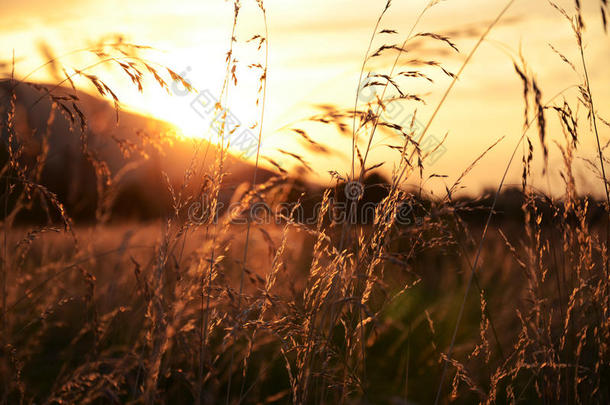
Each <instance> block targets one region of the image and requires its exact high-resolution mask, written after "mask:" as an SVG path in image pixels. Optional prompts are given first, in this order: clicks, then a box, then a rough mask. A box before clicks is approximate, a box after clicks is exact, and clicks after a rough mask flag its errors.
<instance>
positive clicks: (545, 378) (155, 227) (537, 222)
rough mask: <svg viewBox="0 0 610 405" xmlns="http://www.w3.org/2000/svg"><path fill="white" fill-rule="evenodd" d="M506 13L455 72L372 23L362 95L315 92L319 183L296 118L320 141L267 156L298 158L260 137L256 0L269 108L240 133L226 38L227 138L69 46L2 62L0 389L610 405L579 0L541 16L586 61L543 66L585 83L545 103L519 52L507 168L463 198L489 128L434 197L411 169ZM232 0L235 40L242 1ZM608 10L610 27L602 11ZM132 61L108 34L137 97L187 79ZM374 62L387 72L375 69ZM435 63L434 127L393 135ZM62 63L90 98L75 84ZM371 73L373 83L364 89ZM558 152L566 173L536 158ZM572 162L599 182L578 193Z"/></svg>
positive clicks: (14, 395) (56, 394) (115, 398)
mask: <svg viewBox="0 0 610 405" xmlns="http://www.w3.org/2000/svg"><path fill="white" fill-rule="evenodd" d="M437 3H439V2H438V1H432V2H430V3H429V4H428V5H427V6H426V7H424V8H423V11H422V14H421V15H425V13H426V12H428V10H430V9H431V8H433V7H436V6H437ZM512 3H513V2H512V1H510V2H508V4H507V5H506V8H504V9H501V10H502V11H500V12H499V14H498V15H497V16H496V18H495V19H492V20H491V21H489V22H487V23H486V24H487V25H486V27H485V30H483V31H482V33H481V35H480V37H479V39H478V42H476V43H475V45H474V47H473V48H472V49H470V50H465V51H464V50H460V51H461V52H462V53H463V55H464V58H463V60H462V64H461V65H460V66H458V69H455V70H454V71H450V70H447V69H446V68H445V67H444V65H443V64H442V63H441V62H437V61H431V60H428V61H422V60H419V61H416V60H410V61H408V62H409V63H410V65H408V66H405V65H406V64H407V63H406V62H405V60H404V57H405V55H403V53H407V51H406V49H407V46H408V45H409V44H410V41H414V40H416V39H417V40H419V39H422V38H423V39H425V40H426V41H433V42H435V43H438V44H439V45H440V46H442V47H444V48H446V49H447V50H448V52H457V46H456V44H455V43H454V42H453V41H452V39H451V38H450V37H448V36H445V35H441V34H435V33H429V32H422V33H419V34H417V32H418V31H419V30H420V29H422V28H418V29H417V30H415V25H417V22H416V23H415V25H414V26H413V28H412V29H411V32H410V33H409V34H408V35H407V36H406V38H405V39H403V40H404V43H403V44H402V45H401V44H400V43H398V44H397V45H396V44H391V43H390V42H388V43H385V42H384V43H383V45H382V46H381V47H379V48H378V49H377V50H375V48H374V47H373V44H374V41H375V40H377V39H378V37H379V36H380V35H381V36H383V35H386V34H387V35H393V34H394V33H393V32H392V31H393V30H390V29H386V28H385V26H383V25H382V21H383V18H384V16H385V15H386V14H387V13H391V12H392V5H391V2H390V1H388V2H387V3H385V2H382V3H380V5H381V6H382V7H381V10H380V11H381V14H380V16H379V18H378V20H377V21H376V26H375V27H374V30H373V35H372V37H371V40H370V43H369V44H368V51H367V53H366V56H365V58H364V60H363V65H362V70H361V73H360V83H358V86H357V88H355V89H354V90H355V91H354V92H355V93H356V94H357V95H356V100H355V106H354V107H353V108H352V107H348V108H340V107H339V106H332V105H326V106H322V107H321V108H320V114H318V115H316V116H314V117H312V118H311V121H315V122H316V123H321V124H323V125H325V126H329V127H331V128H335V129H336V131H337V133H339V135H338V136H343V137H345V139H347V140H348V142H351V144H352V148H351V150H349V151H347V153H348V154H349V155H351V166H350V167H342V168H339V167H338V168H337V169H336V171H333V172H332V173H330V176H331V178H332V181H331V185H330V186H328V185H321V184H316V183H315V182H313V181H311V178H310V177H308V176H309V175H310V174H311V173H312V172H315V171H316V170H317V168H316V165H315V163H311V162H310V161H309V157H308V156H318V157H320V156H322V157H324V156H326V155H332V154H336V153H338V152H336V151H334V150H333V149H332V147H330V146H328V145H326V144H324V143H322V142H319V141H318V140H317V138H315V136H313V135H312V134H310V133H309V132H307V131H305V130H303V129H301V128H300V127H295V128H292V135H293V136H294V137H296V138H298V139H300V141H301V142H302V144H303V145H304V146H303V148H302V151H307V153H309V155H307V156H306V153H305V152H303V153H300V152H298V151H281V153H282V154H283V155H284V157H285V158H286V159H287V160H290V161H291V162H294V163H295V165H296V166H292V167H290V168H288V167H285V166H284V164H283V163H282V162H278V161H276V160H275V159H273V158H271V157H268V156H263V155H262V154H261V152H260V147H261V143H262V142H264V137H265V130H264V128H263V121H264V116H265V97H266V84H267V83H266V82H267V62H268V55H267V45H266V42H267V39H268V38H267V30H266V27H267V10H266V8H265V4H263V1H262V0H257V1H255V2H252V4H253V5H254V6H255V8H256V10H257V12H258V13H259V14H258V15H259V18H260V19H261V21H263V22H264V27H265V30H264V32H261V33H260V34H256V35H254V36H252V38H250V39H248V40H247V41H243V42H244V43H245V44H249V45H248V46H254V49H256V51H257V52H258V55H259V57H260V58H261V63H260V64H255V63H252V64H251V65H250V68H252V69H253V70H254V71H255V72H257V75H258V76H257V77H258V86H257V88H256V103H253V105H252V109H253V110H254V111H255V112H256V113H257V114H259V115H260V120H259V124H258V126H253V127H252V132H249V134H253V136H254V141H255V142H253V143H252V142H249V141H248V140H246V138H244V137H245V136H246V135H244V134H245V132H241V128H240V126H239V125H237V126H236V125H235V124H234V121H232V117H231V116H230V114H229V109H228V107H225V105H224V103H227V104H228V103H229V100H230V97H229V90H231V91H236V89H239V88H240V87H239V81H238V78H237V76H236V75H235V69H234V67H235V66H237V65H238V64H239V63H242V62H239V61H238V58H237V57H236V56H235V55H233V50H234V48H233V47H234V46H235V47H236V48H237V47H238V45H244V44H238V42H239V41H238V39H236V37H235V36H234V35H232V36H231V40H230V48H229V50H228V53H227V55H226V74H225V77H224V82H223V83H221V86H220V87H221V88H222V91H221V96H220V97H219V98H218V100H217V102H213V103H210V104H207V105H206V106H205V107H206V108H209V109H210V111H211V110H213V111H215V113H216V118H217V121H216V122H214V123H212V125H215V131H216V135H217V139H212V138H209V139H207V140H206V139H182V138H180V137H173V136H170V135H168V132H169V131H170V130H169V129H168V126H167V125H166V124H164V123H162V122H159V121H156V120H154V119H151V118H142V117H139V116H137V115H136V114H134V113H131V112H129V111H125V110H124V109H123V108H122V104H121V101H120V97H119V96H120V94H118V95H117V93H118V92H115V91H114V90H113V89H112V86H110V85H109V84H107V82H106V80H105V78H104V77H102V76H101V75H98V74H94V73H91V72H89V71H87V70H76V71H74V72H73V73H70V72H69V71H68V70H66V68H65V67H64V66H63V65H61V57H57V58H51V59H50V60H49V62H48V63H47V64H46V65H44V66H42V67H41V68H46V69H53V70H54V71H56V72H63V75H64V76H61V77H60V78H59V79H58V80H57V81H56V82H54V83H51V84H49V83H37V82H33V81H28V80H27V79H28V76H27V75H26V73H27V72H17V73H16V72H15V66H18V65H16V62H15V60H14V58H13V60H12V61H11V62H10V63H9V64H8V65H7V66H8V68H9V71H10V72H9V73H7V74H6V75H5V77H4V80H3V81H2V82H0V97H2V100H3V101H2V103H1V104H0V113H1V114H2V120H1V121H0V128H1V131H2V132H1V135H2V142H3V146H2V150H1V156H0V164H1V169H0V175H1V178H0V195H1V197H0V207H1V209H2V214H1V215H0V218H1V219H2V222H1V224H2V239H1V240H2V246H0V251H1V252H2V253H1V258H2V262H1V264H2V268H1V270H2V273H1V279H0V284H1V285H0V289H1V291H0V294H1V304H2V313H1V324H0V328H1V329H0V345H1V346H0V353H1V355H0V401H1V402H2V403H3V404H88V403H92V404H106V403H108V404H119V403H131V404H140V403H145V404H192V403H195V404H223V403H224V404H227V405H228V404H242V403H243V404H273V403H277V404H284V403H286V404H290V403H292V404H427V403H434V404H441V403H443V404H446V403H456V404H470V403H485V404H491V403H500V404H504V403H510V404H516V403H526V404H529V403H543V404H554V403H561V404H604V403H609V402H610V346H609V345H610V272H609V265H610V264H609V261H610V258H609V257H608V248H609V246H610V207H609V203H610V194H609V192H608V180H607V176H606V172H605V167H607V164H608V162H609V161H608V158H607V156H606V155H607V147H608V145H609V144H610V141H609V140H608V139H606V138H607V137H604V135H603V134H606V133H607V128H608V127H610V124H608V122H606V121H605V120H604V119H603V118H602V116H603V114H604V113H605V110H606V109H607V106H606V105H598V104H596V100H597V99H596V98H595V95H594V94H592V92H591V88H590V82H589V74H588V70H587V69H588V68H590V65H589V63H590V62H589V61H588V60H587V58H586V43H585V42H586V41H585V40H584V39H583V36H584V34H585V33H586V31H585V22H584V21H583V16H582V13H581V5H580V2H578V1H576V3H575V4H570V8H566V9H564V8H561V7H559V6H558V5H553V4H551V5H549V9H550V10H552V11H553V12H555V13H558V15H560V16H562V18H563V17H565V20H566V21H565V24H566V25H567V26H568V27H569V28H571V29H572V30H573V34H574V43H573V47H574V50H575V52H576V55H579V56H580V59H578V60H570V59H568V58H567V57H566V56H564V55H563V54H560V53H559V51H557V53H558V54H559V57H558V58H557V62H556V63H561V64H566V65H567V66H570V67H571V68H572V69H573V70H574V71H575V72H576V73H578V77H579V79H580V80H581V81H580V82H578V83H575V84H574V86H572V89H573V90H574V89H575V92H572V93H567V92H566V93H562V94H561V95H560V96H561V97H559V96H556V97H553V98H550V99H547V97H546V96H545V97H543V95H542V89H541V87H540V85H539V83H538V82H537V79H536V75H535V74H534V73H533V71H532V69H531V66H530V65H529V64H528V63H527V61H526V60H524V59H523V58H520V59H519V58H517V59H515V60H513V61H512V62H511V63H512V64H513V67H514V72H515V73H514V74H515V76H516V77H518V79H519V81H520V82H521V84H522V89H523V104H522V105H517V106H515V108H514V109H515V111H516V116H518V119H520V120H522V121H524V122H523V128H522V131H523V132H522V133H519V134H517V136H516V138H515V139H517V140H518V143H517V144H516V146H515V148H514V151H512V155H509V156H506V157H505V160H503V161H501V162H498V166H500V167H501V168H502V170H504V167H505V166H506V172H504V177H502V178H501V179H498V180H499V183H498V184H497V185H496V186H495V187H494V188H493V189H489V190H486V191H483V192H481V193H477V194H476V195H468V194H466V193H463V192H462V191H463V187H462V182H463V181H464V179H465V178H466V177H467V176H468V175H469V174H470V173H471V171H472V170H473V169H474V168H476V167H477V165H478V164H479V163H480V161H481V160H482V159H484V158H485V157H486V155H487V154H488V153H489V152H490V151H491V150H493V148H494V147H495V146H496V145H497V143H498V142H499V141H496V142H495V143H494V142H493V141H490V142H489V144H488V145H482V146H481V154H480V156H479V157H478V158H476V159H474V161H473V162H472V164H471V165H470V166H467V167H463V168H459V169H456V172H457V173H453V175H454V177H455V178H456V180H455V181H451V182H448V183H447V185H446V187H445V190H444V192H443V193H442V194H440V195H439V194H438V192H437V193H435V194H433V193H431V192H428V190H426V188H425V181H424V180H426V178H424V176H423V170H424V167H425V166H426V164H427V162H429V161H430V160H431V159H434V156H435V153H438V152H439V151H440V150H442V148H443V147H444V146H443V144H442V142H441V143H440V144H438V145H436V146H433V147H431V148H430V147H425V146H424V145H425V141H426V140H427V138H425V136H426V134H427V131H428V130H429V128H430V126H431V124H432V121H434V119H435V117H436V116H437V113H438V112H439V111H440V110H441V109H442V108H443V105H444V103H445V100H446V98H447V97H448V96H449V94H450V93H451V91H452V89H453V87H454V86H459V85H460V83H459V81H460V78H461V75H462V73H463V71H464V70H465V69H467V66H468V64H469V61H470V60H471V57H472V56H473V55H474V54H475V53H476V51H477V49H478V47H479V45H480V44H481V43H483V42H484V41H485V39H486V37H487V35H488V34H489V32H491V31H492V30H493V29H494V27H495V26H496V24H497V23H498V22H499V21H500V20H501V19H502V17H503V16H504V13H505V12H506V10H508V9H509V7H511V6H514V5H513V4H512ZM233 5H234V19H233V33H235V30H236V27H238V26H239V24H240V21H241V20H240V7H241V6H242V3H241V2H240V1H235V2H234V4H233ZM521 6H523V4H521ZM599 6H601V11H600V13H601V18H599V19H600V20H601V21H603V25H604V29H605V25H606V14H605V13H606V7H607V6H606V1H605V0H603V1H602V2H601V4H600V5H599ZM421 15H420V17H421ZM596 16H597V17H599V16H598V15H596ZM417 21H419V18H418V19H417ZM595 23H597V24H600V22H599V21H595ZM587 24H594V22H593V21H591V22H587ZM587 40H590V41H606V42H607V41H608V37H607V36H605V37H603V38H595V39H589V38H588V37H587ZM401 41H402V40H401ZM366 47H367V44H364V45H363V50H364V49H366ZM145 51H147V48H145V47H143V46H141V45H134V44H131V43H128V42H123V41H122V40H121V41H118V42H106V43H100V44H97V45H96V46H94V47H93V48H91V49H88V50H87V52H89V54H90V56H91V57H92V58H95V59H94V60H96V61H97V62H95V63H94V64H97V63H107V64H110V65H112V66H113V67H114V68H116V69H117V70H118V71H119V72H122V73H123V74H126V75H127V77H128V78H129V81H130V82H131V84H132V85H133V86H135V87H136V88H138V87H142V86H144V87H145V86H147V85H154V86H158V87H160V88H161V89H166V90H167V91H168V93H169V92H170V91H171V89H172V88H173V86H176V85H179V86H180V87H181V88H183V89H184V90H185V91H186V92H192V93H197V90H196V89H194V88H193V87H192V85H191V84H190V83H189V82H188V81H187V80H186V79H185V78H184V77H183V76H182V75H181V74H178V73H176V72H175V71H174V70H172V69H169V68H167V67H160V66H157V65H155V64H153V63H152V62H149V61H148V59H146V57H145V56H144V55H143V53H144V52H145ZM464 52H465V53H464ZM386 53H389V54H390V55H391V56H392V58H391V59H390V60H394V62H393V63H394V65H393V66H392V64H389V67H391V69H390V71H389V72H388V73H387V74H385V73H384V74H379V73H367V72H368V71H367V69H366V66H367V63H368V62H370V59H371V58H374V57H376V56H377V55H379V54H386ZM394 58H395V59H394ZM401 58H402V59H401ZM407 59H408V58H407ZM553 63H555V62H553ZM92 66H93V65H92ZM430 69H433V70H434V71H436V72H437V73H439V72H440V74H441V75H443V76H444V77H445V79H446V80H448V82H447V83H448V85H447V86H446V87H445V88H444V89H443V91H442V92H441V96H440V97H439V101H438V103H437V104H432V105H431V106H427V108H430V109H431V111H432V113H431V115H429V119H428V120H427V121H425V122H423V123H422V124H421V127H419V128H418V127H417V125H419V122H418V121H417V120H416V118H415V117H416V112H414V113H413V118H412V120H411V121H410V123H408V124H407V125H403V124H399V123H395V122H392V121H390V120H388V116H387V115H386V110H387V109H388V108H389V106H390V105H391V104H392V103H395V102H397V101H401V102H414V103H420V102H423V100H420V95H419V94H411V93H410V90H409V88H408V86H406V85H405V84H404V82H402V81H401V80H404V79H417V80H423V81H429V82H432V80H431V79H430V77H429V76H428V75H429V70H430ZM76 78H79V79H81V80H83V81H84V82H86V83H88V85H89V86H90V87H92V88H93V89H94V91H95V92H97V94H96V95H94V96H92V95H90V94H87V93H86V92H85V91H84V90H82V89H80V90H79V89H77V86H75V85H74V81H75V80H76ZM368 88H374V89H375V93H374V95H375V96H374V97H370V98H368V99H367V100H364V101H362V100H359V99H358V97H359V95H360V96H362V95H363V94H365V93H363V89H368ZM356 90H358V91H357V92H356ZM422 97H423V96H422ZM102 99H105V100H104V101H102ZM418 105H419V104H418ZM139 126H146V130H145V131H144V130H143V131H136V130H135V128H137V127H139ZM108 128H114V129H112V130H110V129H108ZM551 131H556V133H550V132H551ZM238 133H240V134H241V135H240V136H241V138H240V137H238V136H237V135H236V134H238ZM388 134H392V135H391V136H390V137H389V138H388V139H390V140H391V141H392V142H393V144H391V145H389V148H388V149H389V151H388V155H387V156H388V158H387V161H388V162H390V161H391V162H392V164H389V163H388V164H387V165H385V166H383V165H382V164H381V162H374V161H371V160H370V156H371V155H372V152H371V147H372V145H374V144H375V142H376V138H375V137H381V136H382V135H383V136H389V135H388ZM513 135H514V134H513ZM551 139H552V140H553V141H552V142H551V141H550V140H551ZM593 139H594V140H595V141H592V140H593ZM374 140H375V142H374ZM388 142H389V141H388ZM583 144H595V145H596V148H595V150H594V151H593V154H591V153H590V154H589V156H595V159H592V158H588V159H581V158H580V157H579V155H578V154H579V152H580V149H579V148H582V145H583ZM236 145H237V146H236ZM550 149H553V150H554V151H555V152H556V153H559V154H560V156H561V161H562V164H561V166H560V167H557V166H549V164H548V156H549V150H550ZM511 150H512V149H511ZM344 152H345V151H344ZM369 152H371V153H369ZM589 152H590V151H589ZM244 155H249V156H246V157H244ZM248 159H250V160H248ZM582 161H584V162H585V167H586V170H587V172H586V173H587V176H588V177H587V178H588V179H589V180H590V183H591V184H593V185H594V186H593V188H592V189H587V188H585V187H584V185H582V184H580V182H579V181H580V179H581V173H580V171H579V172H578V173H576V172H577V169H576V166H577V164H581V163H582ZM263 162H265V165H266V166H264V167H263ZM511 165H512V166H519V165H521V169H522V176H521V179H520V180H521V184H519V185H508V184H505V183H506V173H507V172H508V171H509V167H511ZM533 165H538V166H542V167H544V171H543V172H544V173H546V174H543V177H542V182H544V181H547V180H546V179H547V178H546V177H544V176H545V175H549V174H548V173H550V172H558V173H560V177H561V180H562V186H561V187H557V186H553V187H551V186H550V181H549V183H548V184H549V185H548V189H549V191H552V192H548V193H545V192H543V191H542V190H540V188H538V187H534V186H533V185H532V184H533V183H534V180H536V182H537V183H536V184H540V181H539V180H540V179H538V178H536V179H534V175H533V171H534V169H533V168H532V167H533ZM382 166H383V167H382ZM390 166H392V167H393V168H392V169H390V168H389V167H390ZM521 169H520V170H521ZM579 170H580V169H579ZM456 174H457V175H456ZM455 175H456V176H455ZM434 177H443V175H441V174H431V175H429V177H427V179H430V178H434ZM445 177H446V176H445ZM414 179H416V180H414Z"/></svg>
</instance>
